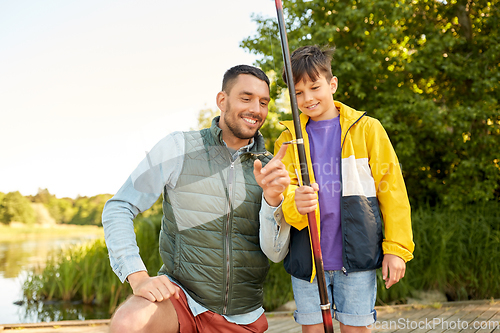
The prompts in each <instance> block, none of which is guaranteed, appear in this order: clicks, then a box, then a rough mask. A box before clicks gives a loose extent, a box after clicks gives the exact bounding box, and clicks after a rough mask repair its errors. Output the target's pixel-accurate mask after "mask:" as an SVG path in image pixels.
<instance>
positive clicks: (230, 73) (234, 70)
mask: <svg viewBox="0 0 500 333" xmlns="http://www.w3.org/2000/svg"><path fill="white" fill-rule="evenodd" d="M240 74H250V75H253V76H255V77H256V78H258V79H260V80H262V81H264V82H265V83H267V87H269V78H268V77H267V75H266V73H264V72H263V71H262V70H261V69H260V68H257V67H253V66H248V65H237V66H234V67H231V68H229V69H228V70H227V71H226V73H225V74H224V78H223V79H222V90H223V91H225V92H226V93H227V94H229V92H230V91H231V88H232V87H233V85H234V82H235V80H236V78H237V77H238V75H240Z"/></svg>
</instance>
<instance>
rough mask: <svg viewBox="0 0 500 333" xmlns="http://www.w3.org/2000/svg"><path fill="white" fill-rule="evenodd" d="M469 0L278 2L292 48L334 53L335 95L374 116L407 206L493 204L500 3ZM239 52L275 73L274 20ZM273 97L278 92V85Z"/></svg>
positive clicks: (498, 180) (498, 174)
mask: <svg viewBox="0 0 500 333" xmlns="http://www.w3.org/2000/svg"><path fill="white" fill-rule="evenodd" d="M499 2H500V1H499V0H493V1H472V0H469V1H466V0H450V1H448V2H447V1H444V0H443V1H437V0H413V1H408V0H400V1H389V0H379V1H376V0H369V1H359V0H334V1H324V0H312V1H308V2H304V1H302V0H291V1H285V2H284V11H285V16H286V25H287V28H288V39H289V44H290V48H291V50H293V49H295V48H297V47H299V46H302V45H310V44H317V45H321V46H323V45H330V46H334V47H335V48H336V53H335V56H334V58H335V60H334V62H333V64H332V70H333V73H334V75H336V76H337V77H338V78H339V89H338V91H337V93H336V95H335V98H336V99H338V100H339V101H341V102H343V103H345V104H348V105H350V106H352V107H354V108H356V109H358V110H367V111H368V115H370V116H374V117H376V118H378V119H379V120H380V121H381V122H382V124H383V125H384V127H385V128H386V130H387V132H388V133H389V136H390V137H391V140H392V141H393V145H394V147H395V149H396V152H397V154H398V157H399V159H400V162H401V164H402V167H403V173H404V176H405V180H406V183H407V187H408V190H409V195H410V199H411V201H412V203H424V202H430V203H432V204H434V203H439V202H441V203H445V204H447V205H450V206H460V205H463V204H466V203H470V202H479V201H488V200H499V198H500V160H499V156H498V146H499V145H500V107H499V104H498V103H499V99H500V98H499V97H500V66H499V63H500V33H499V30H500V4H499ZM254 20H255V22H256V23H257V24H258V33H257V35H256V36H253V37H248V38H246V39H245V40H243V41H242V43H241V46H242V47H243V48H245V49H247V50H249V51H250V52H252V53H255V54H258V55H261V56H262V58H261V59H260V60H259V61H258V62H257V65H259V66H260V67H261V68H263V70H264V71H266V72H269V71H271V70H275V71H279V70H280V69H281V67H282V63H283V62H282V55H281V49H280V46H279V45H280V41H279V39H278V38H279V34H278V27H277V23H276V20H275V19H274V18H269V19H266V18H262V17H258V16H256V17H254ZM275 83H276V89H275V90H274V91H273V93H274V96H273V97H277V96H278V95H279V94H280V93H281V91H282V89H283V88H284V87H285V85H284V83H283V81H282V80H281V78H279V76H277V77H276V79H275Z"/></svg>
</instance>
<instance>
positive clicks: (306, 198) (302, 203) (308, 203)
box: [295, 183, 319, 215]
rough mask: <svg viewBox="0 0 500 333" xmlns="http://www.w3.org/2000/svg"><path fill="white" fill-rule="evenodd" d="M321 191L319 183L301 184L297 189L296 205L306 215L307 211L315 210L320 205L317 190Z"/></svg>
mask: <svg viewBox="0 0 500 333" xmlns="http://www.w3.org/2000/svg"><path fill="white" fill-rule="evenodd" d="M318 191H319V185H318V184H316V183H312V184H311V186H300V187H297V189H296V190H295V206H297V211H298V212H299V213H300V214H302V215H306V214H307V213H310V212H313V211H314V210H315V209H316V207H317V206H318V195H317V194H316V192H318Z"/></svg>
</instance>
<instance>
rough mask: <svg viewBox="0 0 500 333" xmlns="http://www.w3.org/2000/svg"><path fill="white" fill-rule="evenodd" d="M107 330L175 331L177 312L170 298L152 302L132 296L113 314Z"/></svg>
mask: <svg viewBox="0 0 500 333" xmlns="http://www.w3.org/2000/svg"><path fill="white" fill-rule="evenodd" d="M109 330H110V332H111V333H114V332H120V333H122V332H125V333H131V332H134V333H136V332H157V331H162V332H177V331H178V322H177V314H176V312H175V308H174V306H173V304H172V302H171V301H170V300H166V301H163V302H160V303H156V302H155V303H152V302H150V301H148V300H146V299H144V298H142V297H137V296H132V297H130V298H129V299H127V300H126V301H125V303H123V304H122V305H121V306H120V307H119V308H118V309H117V310H116V312H115V313H114V314H113V317H112V318H111V322H110V324H109Z"/></svg>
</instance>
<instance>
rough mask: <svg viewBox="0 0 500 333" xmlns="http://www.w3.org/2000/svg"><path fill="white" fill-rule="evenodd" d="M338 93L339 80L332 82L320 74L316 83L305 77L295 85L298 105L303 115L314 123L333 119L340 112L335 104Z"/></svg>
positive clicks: (333, 79) (335, 79)
mask: <svg viewBox="0 0 500 333" xmlns="http://www.w3.org/2000/svg"><path fill="white" fill-rule="evenodd" d="M336 91H337V78H336V77H333V78H332V79H331V80H330V82H328V81H327V79H326V78H325V76H324V75H323V74H319V76H318V78H317V80H316V81H314V82H313V81H311V79H310V78H309V76H305V77H304V78H303V79H302V80H301V81H300V82H298V83H296V84H295V93H296V96H297V105H298V107H299V109H300V111H302V112H303V113H305V114H306V115H308V116H309V118H311V119H312V120H314V121H319V120H326V119H333V118H335V117H336V116H338V114H339V112H338V110H337V108H336V107H335V104H334V102H333V94H334V93H335V92H336Z"/></svg>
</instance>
